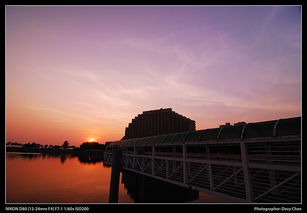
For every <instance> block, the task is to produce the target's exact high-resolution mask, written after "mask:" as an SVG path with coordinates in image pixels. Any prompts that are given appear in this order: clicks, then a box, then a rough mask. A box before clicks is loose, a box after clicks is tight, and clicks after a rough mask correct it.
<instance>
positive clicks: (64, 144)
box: [62, 141, 69, 149]
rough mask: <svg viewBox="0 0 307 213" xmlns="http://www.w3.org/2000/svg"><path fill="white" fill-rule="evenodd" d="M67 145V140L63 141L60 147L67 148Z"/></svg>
mask: <svg viewBox="0 0 307 213" xmlns="http://www.w3.org/2000/svg"><path fill="white" fill-rule="evenodd" d="M68 146H69V143H68V141H64V143H63V145H62V147H63V148H64V149H67V148H68Z"/></svg>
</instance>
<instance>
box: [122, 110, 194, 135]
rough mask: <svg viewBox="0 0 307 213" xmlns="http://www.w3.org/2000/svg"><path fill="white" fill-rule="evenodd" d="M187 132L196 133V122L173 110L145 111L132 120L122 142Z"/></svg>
mask: <svg viewBox="0 0 307 213" xmlns="http://www.w3.org/2000/svg"><path fill="white" fill-rule="evenodd" d="M186 131H195V121H193V120H191V119H189V118H186V117H184V116H182V115H180V114H178V113H176V112H174V111H172V109H171V108H166V109H163V108H161V109H158V110H150V111H144V112H143V113H142V114H139V115H138V116H136V117H135V118H134V119H132V122H131V123H129V125H128V127H127V128H126V132H125V136H124V137H123V138H122V140H125V139H132V138H141V137H148V136H155V135H163V134H170V133H178V132H186Z"/></svg>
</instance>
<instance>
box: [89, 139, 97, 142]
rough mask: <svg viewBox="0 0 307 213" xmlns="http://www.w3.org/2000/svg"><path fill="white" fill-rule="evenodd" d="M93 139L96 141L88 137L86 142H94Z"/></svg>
mask: <svg viewBox="0 0 307 213" xmlns="http://www.w3.org/2000/svg"><path fill="white" fill-rule="evenodd" d="M94 141H96V139H95V138H89V139H88V142H94Z"/></svg>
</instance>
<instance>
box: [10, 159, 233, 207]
mask: <svg viewBox="0 0 307 213" xmlns="http://www.w3.org/2000/svg"><path fill="white" fill-rule="evenodd" d="M110 175H111V167H106V166H104V165H103V163H102V162H99V161H97V159H96V160H91V159H90V157H89V158H84V157H83V158H80V157H77V156H74V157H73V156H69V155H61V156H49V155H43V154H30V153H27V154H26V153H7V154H6V202H7V203H108V199H109V198H108V196H109V188H110V185H109V184H110ZM129 179H131V178H129V177H128V178H127V177H126V178H125V181H124V182H125V184H126V185H125V184H124V183H123V180H122V173H121V177H120V180H121V181H120V185H119V198H118V202H119V203H134V202H137V200H136V199H135V195H134V196H133V193H132V192H133V191H138V190H134V189H133V190H131V186H133V183H129V182H128V185H127V180H128V181H129ZM134 185H135V184H134ZM127 188H129V191H128V190H127ZM153 190H154V189H150V190H149V192H146V193H147V194H149V193H151V194H154V193H155V192H154V191H153ZM151 196H152V195H151ZM154 196H159V192H157V194H156V195H155V194H154ZM193 199H194V200H189V202H205V203H207V202H227V201H225V200H222V199H221V198H218V197H216V196H212V195H208V194H205V193H199V194H198V196H197V198H193Z"/></svg>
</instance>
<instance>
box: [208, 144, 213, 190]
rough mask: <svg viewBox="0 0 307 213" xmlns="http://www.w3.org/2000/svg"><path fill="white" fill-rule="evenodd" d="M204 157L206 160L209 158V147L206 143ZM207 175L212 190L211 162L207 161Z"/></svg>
mask: <svg viewBox="0 0 307 213" xmlns="http://www.w3.org/2000/svg"><path fill="white" fill-rule="evenodd" d="M206 158H207V160H210V147H209V146H208V145H206ZM208 177H209V184H210V190H213V189H214V185H213V178H212V165H211V163H208Z"/></svg>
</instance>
